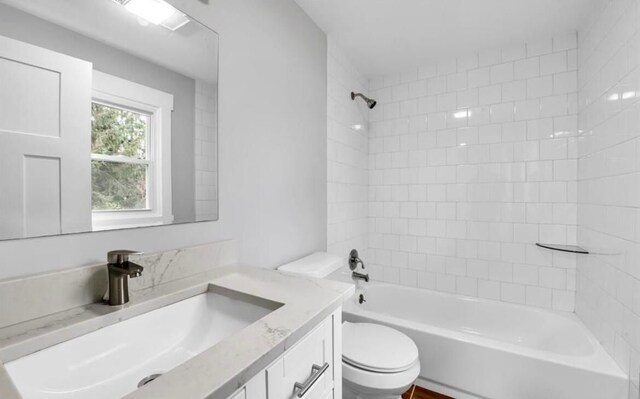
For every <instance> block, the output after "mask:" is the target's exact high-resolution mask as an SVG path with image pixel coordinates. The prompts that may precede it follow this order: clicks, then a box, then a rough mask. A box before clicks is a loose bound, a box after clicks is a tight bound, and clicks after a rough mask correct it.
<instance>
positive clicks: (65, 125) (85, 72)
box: [0, 36, 92, 239]
mask: <svg viewBox="0 0 640 399" xmlns="http://www.w3.org/2000/svg"><path fill="white" fill-rule="evenodd" d="M91 76H92V64H91V63H90V62H86V61H82V60H79V59H76V58H73V57H69V56H66V55H63V54H59V53H56V52H53V51H49V50H46V49H43V48H40V47H36V46H33V45H30V44H26V43H23V42H20V41H17V40H13V39H9V38H6V37H2V36H0V239H4V238H21V237H33V236H41V235H50V234H60V233H72V232H80V231H89V230H91V163H90V154H91V149H90V147H91Z"/></svg>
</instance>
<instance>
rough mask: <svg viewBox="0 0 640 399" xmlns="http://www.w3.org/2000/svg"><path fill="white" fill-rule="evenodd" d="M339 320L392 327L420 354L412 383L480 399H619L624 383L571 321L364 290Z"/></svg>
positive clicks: (518, 309) (405, 291)
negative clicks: (360, 300)
mask: <svg viewBox="0 0 640 399" xmlns="http://www.w3.org/2000/svg"><path fill="white" fill-rule="evenodd" d="M365 285H366V287H365V288H364V295H365V299H366V302H365V303H364V304H363V305H360V304H358V303H357V302H356V301H355V300H351V301H349V302H348V303H346V304H345V306H344V319H345V320H349V321H356V322H357V321H368V322H375V323H380V324H385V325H388V326H391V327H394V328H396V329H398V330H400V331H402V332H404V333H405V334H407V335H408V336H410V337H411V338H412V339H413V340H414V341H415V342H416V344H417V345H418V349H419V351H420V362H421V370H422V371H421V373H420V380H421V382H422V383H423V384H426V385H428V387H432V388H437V390H440V391H441V392H442V393H447V394H450V395H452V396H455V397H456V399H463V398H488V399H627V390H628V379H627V376H626V375H625V374H624V373H623V372H622V371H621V370H620V368H618V366H617V365H616V364H615V363H614V361H613V360H612V359H611V357H609V355H608V354H607V353H606V352H605V351H604V349H603V348H602V346H600V344H599V343H598V342H597V341H596V339H595V338H594V337H593V335H592V334H591V333H590V332H589V331H588V330H587V328H586V327H585V326H584V325H583V324H582V323H581V322H580V321H579V320H578V318H577V317H576V316H575V315H573V314H564V313H558V312H552V311H547V310H542V309H535V308H530V307H527V306H520V305H512V304H507V303H502V302H497V301H488V300H483V299H477V298H469V297H463V296H457V295H450V294H443V293H439V292H434V291H429V290H420V289H414V288H405V287H400V286H395V285H387V284H379V283H371V284H365Z"/></svg>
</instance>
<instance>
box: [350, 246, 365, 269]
mask: <svg viewBox="0 0 640 399" xmlns="http://www.w3.org/2000/svg"><path fill="white" fill-rule="evenodd" d="M358 263H359V264H360V265H361V266H362V268H363V269H364V262H363V261H362V259H360V255H359V254H358V250H357V249H352V250H351V252H350V253H349V268H350V269H351V270H356V268H357V267H358Z"/></svg>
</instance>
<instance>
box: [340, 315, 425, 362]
mask: <svg viewBox="0 0 640 399" xmlns="http://www.w3.org/2000/svg"><path fill="white" fill-rule="evenodd" d="M342 341H343V354H342V360H343V362H344V363H347V364H348V365H350V366H353V367H355V368H358V369H360V370H363V371H369V372H373V373H402V372H403V371H406V370H409V369H411V368H412V367H414V366H415V365H416V364H417V363H419V360H418V348H417V346H416V344H415V343H414V342H413V341H412V340H411V338H409V337H407V336H406V335H405V334H403V333H401V332H400V331H397V330H394V329H392V328H389V327H386V326H382V325H379V324H372V323H350V322H344V323H343V324H342Z"/></svg>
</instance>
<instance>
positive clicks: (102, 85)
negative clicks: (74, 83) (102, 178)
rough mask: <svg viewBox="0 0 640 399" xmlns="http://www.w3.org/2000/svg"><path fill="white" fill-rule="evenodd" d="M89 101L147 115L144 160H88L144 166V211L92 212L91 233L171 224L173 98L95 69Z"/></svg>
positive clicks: (93, 157)
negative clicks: (145, 193)
mask: <svg viewBox="0 0 640 399" xmlns="http://www.w3.org/2000/svg"><path fill="white" fill-rule="evenodd" d="M91 101H92V103H98V104H102V105H105V106H109V107H115V108H121V109H124V110H130V111H132V112H137V113H142V114H146V115H148V116H149V126H148V129H147V142H146V151H145V152H146V160H141V159H137V158H132V157H125V156H112V155H102V154H93V153H91V161H94V160H102V161H107V162H121V163H128V164H143V165H147V208H146V209H126V210H93V209H92V211H91V219H92V226H93V230H94V231H97V230H111V229H119V228H127V227H144V226H154V225H162V224H170V223H172V222H173V213H172V208H171V201H172V198H171V112H172V111H173V95H171V94H168V93H165V92H162V91H159V90H156V89H153V88H151V87H147V86H143V85H141V84H138V83H134V82H131V81H129V80H125V79H122V78H119V77H116V76H113V75H109V74H106V73H103V72H99V71H95V70H94V71H93V92H92V98H91ZM92 190H93V187H92Z"/></svg>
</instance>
